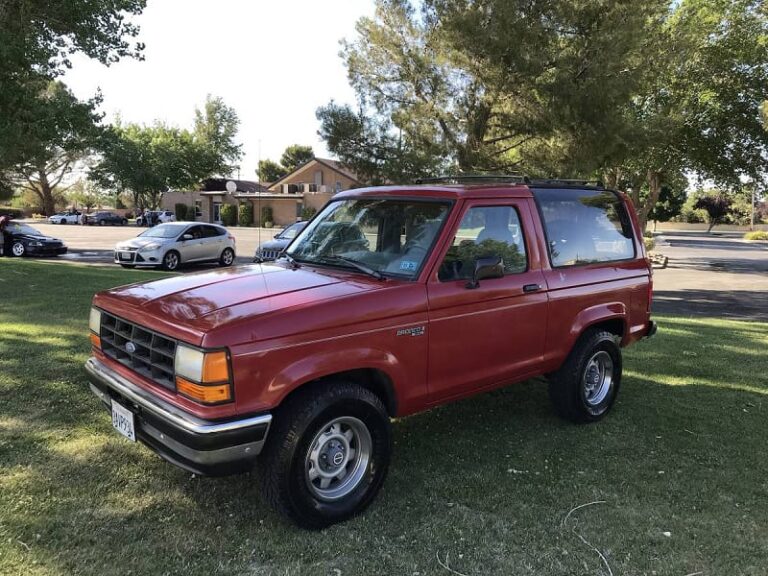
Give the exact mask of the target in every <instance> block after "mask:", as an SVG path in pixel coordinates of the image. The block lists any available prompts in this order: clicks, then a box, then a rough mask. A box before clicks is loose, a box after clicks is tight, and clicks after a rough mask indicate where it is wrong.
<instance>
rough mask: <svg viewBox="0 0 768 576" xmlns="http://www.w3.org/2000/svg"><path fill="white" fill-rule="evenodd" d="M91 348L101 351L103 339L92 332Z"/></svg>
mask: <svg viewBox="0 0 768 576" xmlns="http://www.w3.org/2000/svg"><path fill="white" fill-rule="evenodd" d="M91 346H93V347H94V348H98V349H99V350H101V338H99V337H98V335H96V334H94V333H93V332H91Z"/></svg>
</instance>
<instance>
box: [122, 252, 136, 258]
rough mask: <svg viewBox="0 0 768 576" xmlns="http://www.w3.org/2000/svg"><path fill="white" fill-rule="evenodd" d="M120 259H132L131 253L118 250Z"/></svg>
mask: <svg viewBox="0 0 768 576" xmlns="http://www.w3.org/2000/svg"><path fill="white" fill-rule="evenodd" d="M120 260H133V255H132V254H131V253H130V252H120Z"/></svg>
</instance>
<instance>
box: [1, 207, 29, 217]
mask: <svg viewBox="0 0 768 576" xmlns="http://www.w3.org/2000/svg"><path fill="white" fill-rule="evenodd" d="M0 216H10V217H11V218H23V217H24V212H23V211H21V210H19V209H18V208H5V207H3V208H0Z"/></svg>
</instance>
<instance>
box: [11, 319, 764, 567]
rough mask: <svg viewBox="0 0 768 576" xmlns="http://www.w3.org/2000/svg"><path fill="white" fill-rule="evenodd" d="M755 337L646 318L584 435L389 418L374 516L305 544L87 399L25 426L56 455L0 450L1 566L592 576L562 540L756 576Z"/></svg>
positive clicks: (488, 398) (251, 496)
mask: <svg viewBox="0 0 768 576" xmlns="http://www.w3.org/2000/svg"><path fill="white" fill-rule="evenodd" d="M718 325H719V326H720V328H718ZM767 334H768V328H766V327H765V326H763V325H759V324H737V323H729V324H728V325H727V326H723V324H722V323H721V322H712V321H707V322H698V323H697V322H695V321H693V322H689V321H684V320H678V319H666V320H665V321H664V322H663V323H662V329H661V331H660V334H659V336H658V338H657V339H656V341H651V342H648V343H643V344H641V345H638V346H636V347H635V348H633V349H630V350H628V351H627V362H626V367H625V368H626V378H625V381H624V384H623V390H622V393H621V395H620V399H619V402H618V403H617V406H616V409H615V412H613V413H612V414H611V415H610V416H609V417H608V418H606V419H605V420H604V421H603V422H601V423H599V424H596V425H591V426H574V425H571V424H568V423H565V422H562V421H561V420H559V419H558V418H556V417H555V416H554V415H553V414H552V411H551V409H550V406H549V403H548V399H547V394H546V387H545V385H544V384H543V382H541V381H529V382H525V383H522V384H519V385H516V386H512V387H510V388H508V389H505V390H500V391H497V392H493V393H490V394H485V395H482V396H479V397H477V398H474V399H471V400H468V401H465V402H460V403H456V404H452V405H447V406H444V407H441V408H438V409H435V410H432V411H430V412H427V413H425V414H421V415H417V416H412V417H409V418H404V419H400V420H398V421H396V422H395V426H394V432H395V452H394V458H393V463H392V468H391V472H390V477H389V479H388V481H387V484H386V486H385V489H384V490H383V492H382V493H381V495H380V497H379V498H378V500H377V501H376V502H375V503H374V505H373V506H372V508H371V509H370V510H369V511H368V512H367V513H366V514H364V515H363V516H361V517H359V518H356V519H354V520H352V521H350V522H348V523H346V524H344V525H341V526H336V527H333V528H331V529H328V530H325V531H323V532H312V533H309V532H303V531H300V530H296V529H294V528H293V527H290V526H288V525H286V524H284V523H283V522H282V521H280V520H279V519H277V518H276V517H275V516H274V515H273V513H272V512H271V511H270V510H269V509H268V508H267V507H266V506H265V505H264V504H262V503H261V501H260V500H259V498H258V490H257V487H256V475H255V474H247V475H243V476H238V477H232V478H224V479H207V478H195V477H192V476H191V475H189V474H187V473H184V472H182V471H180V470H178V469H176V468H174V467H173V466H171V465H168V464H166V463H164V462H162V461H161V460H159V459H158V458H157V457H155V456H154V455H153V454H152V453H150V452H149V451H148V450H146V449H145V448H143V447H141V446H140V445H134V444H130V443H128V442H127V441H124V440H122V439H120V438H119V437H117V436H114V435H112V434H111V431H110V426H109V422H108V418H107V415H106V414H102V413H101V409H100V408H99V407H98V403H97V401H96V400H95V399H93V400H89V401H88V402H86V403H85V405H84V406H83V407H81V408H80V410H81V411H82V412H83V422H82V423H79V424H77V425H75V426H72V427H68V426H67V425H66V424H65V423H62V422H59V421H57V420H56V419H55V418H54V419H52V420H49V418H51V415H50V414H44V415H42V416H41V418H43V419H44V420H46V422H47V424H46V425H45V428H46V430H48V432H50V433H53V432H55V431H56V430H59V431H60V432H61V434H63V436H62V437H57V436H56V435H55V434H53V435H51V434H49V435H48V436H46V437H45V438H44V442H42V443H39V444H38V445H37V446H36V450H37V452H38V453H37V454H36V455H35V456H34V457H33V458H32V460H31V463H30V459H29V457H30V455H29V453H28V452H27V447H26V446H25V445H24V442H23V439H22V437H19V438H18V440H19V442H20V444H18V445H17V443H16V440H14V439H13V438H12V439H11V440H10V442H9V443H10V446H6V450H5V452H4V456H3V460H4V465H5V466H6V468H5V470H7V471H8V473H7V474H6V475H5V477H4V479H3V480H2V490H1V491H0V503H2V504H3V509H4V510H5V513H4V518H3V524H2V531H3V536H5V537H6V538H5V540H8V541H9V542H10V544H7V543H5V544H0V546H6V547H8V552H9V555H8V557H9V558H10V559H11V562H13V564H12V565H18V566H22V565H29V564H28V563H29V561H30V560H35V561H36V562H38V565H39V566H46V567H47V569H51V570H53V571H54V572H60V573H70V572H78V573H83V574H121V573H124V572H125V567H126V566H130V568H131V570H133V572H134V573H137V574H143V573H147V574H149V573H152V574H160V573H169V574H173V573H191V574H210V573H241V572H244V571H247V572H251V573H254V574H271V573H279V574H286V573H288V574H305V573H306V574H316V573H322V574H325V573H331V574H333V573H334V571H335V570H338V571H341V572H342V573H352V574H362V573H377V574H378V573H408V574H411V573H412V572H413V571H418V572H421V573H422V574H425V573H441V572H442V570H443V569H442V568H440V566H439V564H437V563H436V555H439V556H440V557H441V558H442V559H443V561H445V557H446V555H448V554H450V555H451V556H450V557H451V563H450V565H451V567H452V568H454V569H456V570H458V571H459V572H462V573H464V574H481V573H515V574H527V573H531V574H533V573H537V574H539V573H544V574H563V573H574V572H579V573H581V572H592V573H596V572H598V571H599V570H600V569H601V560H600V558H599V557H598V556H597V555H596V554H595V552H594V550H592V549H590V548H589V547H587V546H585V545H584V544H583V542H581V540H580V539H579V538H578V537H577V536H576V534H577V533H578V534H583V535H584V537H585V538H586V539H587V540H588V541H589V542H591V543H593V544H594V545H596V546H599V549H600V550H602V553H603V554H604V555H605V556H606V558H607V559H608V561H609V562H610V564H611V566H612V568H613V571H614V573H651V571H653V570H656V571H657V572H658V573H660V574H661V573H682V574H688V573H692V572H696V571H697V570H702V569H704V570H706V572H707V573H744V574H758V573H760V572H759V570H761V569H762V568H761V567H764V566H766V565H768V546H767V545H766V542H768V539H767V538H766V536H768V533H767V532H766V531H767V530H768V525H767V524H766V521H765V518H768V499H767V498H766V495H767V494H766V490H768V486H766V482H765V478H766V474H767V473H768V465H767V464H766V459H765V457H764V438H765V437H766V433H768V424H767V422H768V419H766V417H765V416H766V408H767V407H768V405H767V404H766V403H765V399H766V393H768V380H767V377H766V375H765V373H764V371H763V372H761V371H760V370H759V367H760V366H763V363H764V361H763V358H762V356H761V353H760V352H761V350H764V349H765V344H766V337H767ZM715 336H718V337H715ZM16 408H17V409H20V408H22V407H21V406H17V407H16ZM12 412H13V410H8V408H7V407H6V408H5V409H4V410H3V413H4V414H5V415H7V416H12ZM21 412H22V413H23V410H21ZM94 425H95V428H94ZM22 436H23V434H22ZM3 442H4V443H7V442H8V441H7V440H5V439H4V441H3ZM595 501H601V502H603V504H598V505H594V506H593V507H590V509H589V510H583V511H579V512H577V513H575V514H574V515H573V516H572V517H571V518H570V519H569V523H568V524H567V525H563V524H562V523H563V520H564V518H565V517H566V515H567V514H568V511H569V510H571V509H572V508H574V507H576V506H578V505H580V504H584V503H589V502H595ZM575 530H576V531H577V532H574V531H575ZM665 533H670V534H671V535H672V536H665ZM723 534H732V535H734V537H733V538H729V539H727V540H724V538H723ZM38 535H39V536H38ZM19 542H23V543H24V545H22V544H19ZM25 547H29V550H26V548H25Z"/></svg>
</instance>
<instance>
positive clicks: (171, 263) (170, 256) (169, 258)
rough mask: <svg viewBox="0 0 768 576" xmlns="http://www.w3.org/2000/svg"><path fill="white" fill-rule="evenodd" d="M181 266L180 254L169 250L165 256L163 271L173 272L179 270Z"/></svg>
mask: <svg viewBox="0 0 768 576" xmlns="http://www.w3.org/2000/svg"><path fill="white" fill-rule="evenodd" d="M180 264H181V256H179V253H178V252H176V250H169V251H168V252H166V253H165V256H163V270H168V271H169V272H173V271H174V270H178V269H179V265H180Z"/></svg>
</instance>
